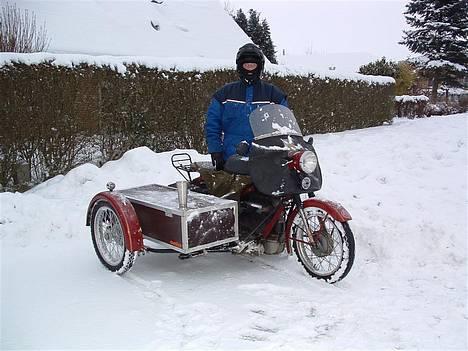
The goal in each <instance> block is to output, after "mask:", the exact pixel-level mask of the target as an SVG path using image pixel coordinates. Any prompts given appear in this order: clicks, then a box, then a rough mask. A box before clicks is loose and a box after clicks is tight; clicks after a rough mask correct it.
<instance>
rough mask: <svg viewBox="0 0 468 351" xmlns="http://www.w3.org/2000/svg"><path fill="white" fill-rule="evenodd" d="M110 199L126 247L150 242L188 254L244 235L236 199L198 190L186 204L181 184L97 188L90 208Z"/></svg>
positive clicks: (143, 246)
mask: <svg viewBox="0 0 468 351" xmlns="http://www.w3.org/2000/svg"><path fill="white" fill-rule="evenodd" d="M100 202H105V203H107V204H110V205H111V206H112V208H113V209H114V211H115V213H116V214H117V217H118V219H119V221H120V224H121V227H122V231H123V232H124V233H123V235H124V240H125V244H126V247H127V248H128V249H129V250H131V251H133V252H135V251H140V252H143V251H145V250H146V249H148V248H149V246H150V245H148V244H149V243H151V242H153V243H157V244H159V246H162V247H163V248H166V249H171V250H174V251H177V252H180V253H183V254H191V253H194V252H198V251H200V250H204V249H209V248H212V247H216V246H220V245H223V244H227V243H230V242H233V241H237V240H238V239H239V232H238V215H237V202H236V201H232V200H226V199H220V198H217V197H215V196H211V195H206V194H200V193H196V192H193V191H190V190H189V191H188V193H187V205H186V207H183V206H182V207H181V205H180V201H179V198H178V192H177V188H175V187H171V186H163V185H158V184H151V185H145V186H140V187H135V188H130V189H124V190H119V191H117V190H115V191H106V192H101V193H99V194H97V195H96V196H95V197H94V198H93V199H92V201H91V203H90V205H89V208H88V215H87V224H88V225H93V224H92V223H91V221H92V213H93V208H94V207H95V206H97V205H98V204H99V203H100Z"/></svg>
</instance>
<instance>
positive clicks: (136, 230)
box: [86, 191, 143, 252]
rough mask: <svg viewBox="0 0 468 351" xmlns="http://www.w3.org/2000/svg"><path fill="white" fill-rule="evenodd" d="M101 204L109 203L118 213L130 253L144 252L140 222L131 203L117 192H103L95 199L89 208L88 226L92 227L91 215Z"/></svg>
mask: <svg viewBox="0 0 468 351" xmlns="http://www.w3.org/2000/svg"><path fill="white" fill-rule="evenodd" d="M99 202H108V203H110V204H111V205H112V207H113V208H114V209H115V211H116V212H117V215H118V216H119V220H120V223H121V224H122V229H123V231H124V238H125V245H126V247H127V249H128V250H129V251H132V252H133V251H142V250H143V233H142V231H141V227H140V221H139V219H138V216H137V214H136V212H135V209H134V208H133V206H132V204H131V202H130V201H129V200H128V199H127V198H126V197H125V196H124V195H122V194H121V193H119V192H117V191H113V192H110V191H103V192H101V193H99V194H97V195H96V196H94V197H93V199H92V200H91V202H90V203H89V206H88V212H87V215H86V225H87V226H89V225H91V215H92V212H93V208H94V206H96V204H98V203H99Z"/></svg>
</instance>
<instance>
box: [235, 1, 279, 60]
mask: <svg viewBox="0 0 468 351" xmlns="http://www.w3.org/2000/svg"><path fill="white" fill-rule="evenodd" d="M232 18H233V19H234V21H236V23H237V24H238V25H239V27H241V29H242V30H243V31H244V32H245V34H247V35H248V36H249V38H250V39H252V41H253V42H254V43H255V44H256V45H258V47H259V48H260V49H262V51H263V53H264V54H265V56H266V58H267V59H268V60H269V61H270V62H271V63H275V64H276V63H278V62H277V60H276V51H275V46H274V44H273V40H272V39H271V32H270V25H269V24H268V22H267V20H266V19H263V20H262V21H261V22H260V13H259V12H257V11H255V10H254V9H250V10H249V16H248V18H247V16H246V15H245V13H244V11H242V9H239V10H237V13H236V14H235V15H234V16H232Z"/></svg>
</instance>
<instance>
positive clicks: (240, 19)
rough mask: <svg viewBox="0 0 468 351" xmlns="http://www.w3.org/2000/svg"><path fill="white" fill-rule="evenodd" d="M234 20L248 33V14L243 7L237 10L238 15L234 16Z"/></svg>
mask: <svg viewBox="0 0 468 351" xmlns="http://www.w3.org/2000/svg"><path fill="white" fill-rule="evenodd" d="M234 21H236V23H237V24H238V25H239V27H241V28H242V30H243V31H244V32H245V33H246V34H247V31H248V28H247V16H246V15H245V13H244V11H242V9H239V10H237V13H236V15H235V16H234ZM247 35H248V34H247Z"/></svg>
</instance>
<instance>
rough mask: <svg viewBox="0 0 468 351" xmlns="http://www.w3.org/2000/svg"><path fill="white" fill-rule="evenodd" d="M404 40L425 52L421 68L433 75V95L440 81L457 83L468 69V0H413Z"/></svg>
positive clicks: (435, 96) (431, 77)
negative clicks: (408, 28) (408, 26)
mask: <svg viewBox="0 0 468 351" xmlns="http://www.w3.org/2000/svg"><path fill="white" fill-rule="evenodd" d="M405 15H406V21H407V23H408V24H409V25H410V26H411V28H412V29H410V30H407V31H404V36H403V40H402V41H401V44H404V45H406V46H407V47H408V48H409V49H410V50H411V51H412V52H414V53H418V54H421V55H423V56H424V58H425V59H424V60H423V61H422V62H420V63H419V68H420V69H421V70H422V72H423V73H424V74H425V75H426V76H427V77H428V78H430V79H432V99H433V101H435V99H436V98H437V89H438V86H439V83H445V84H447V85H457V78H460V77H464V76H466V75H467V72H468V40H467V36H468V1H467V0H411V1H410V2H409V3H408V4H407V5H406V12H405Z"/></svg>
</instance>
